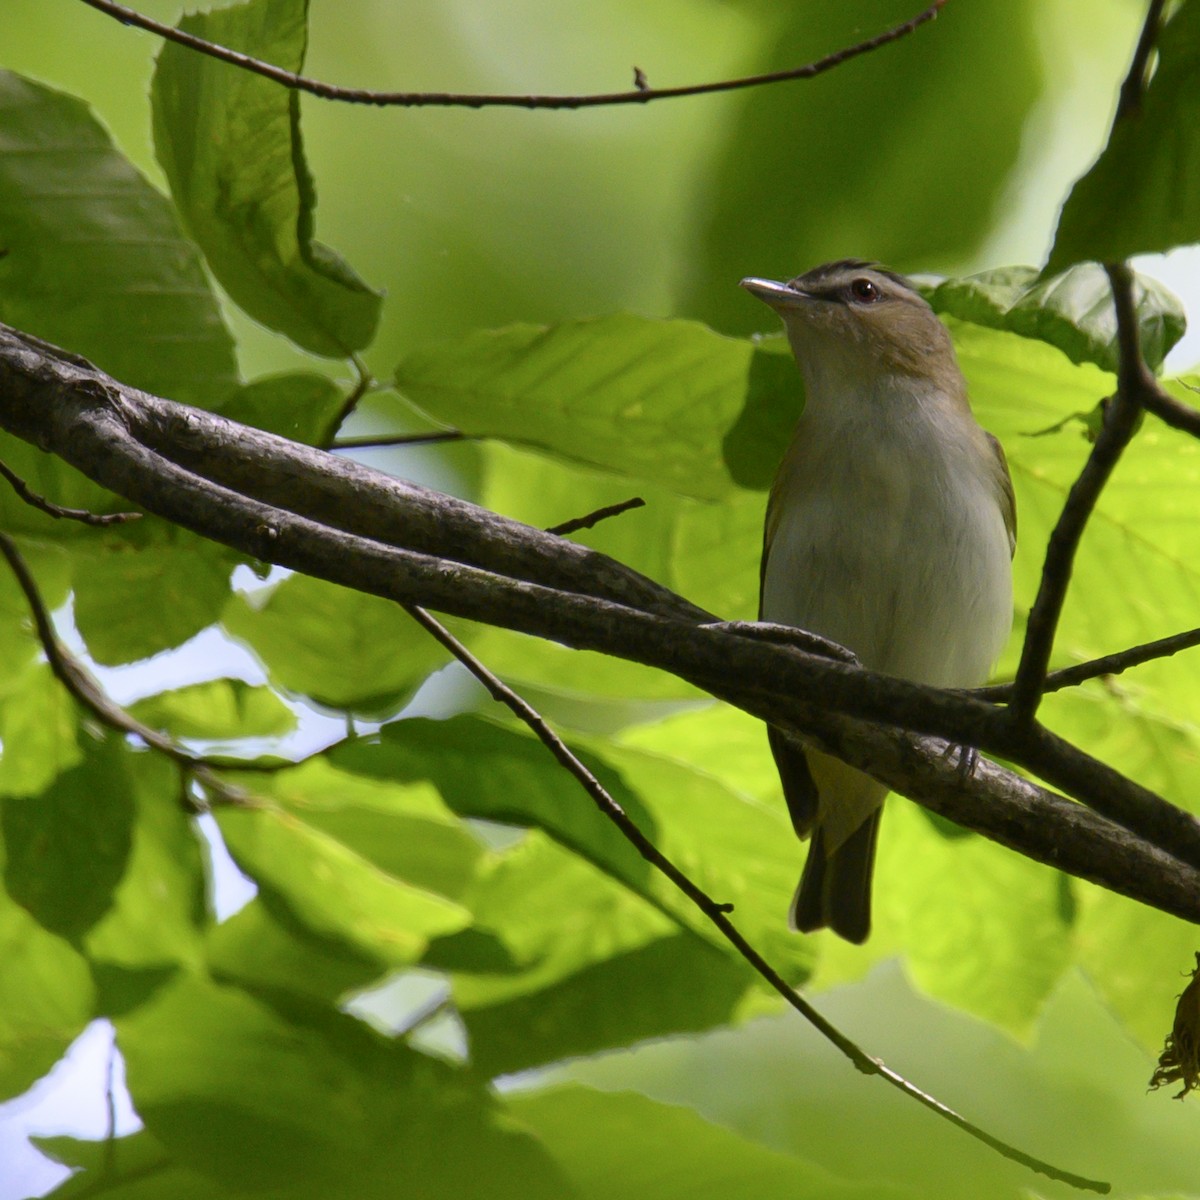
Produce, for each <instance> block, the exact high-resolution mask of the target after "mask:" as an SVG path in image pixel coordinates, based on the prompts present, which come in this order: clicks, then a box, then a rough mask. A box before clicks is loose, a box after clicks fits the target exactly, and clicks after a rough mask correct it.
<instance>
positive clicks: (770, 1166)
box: [508, 1084, 912, 1200]
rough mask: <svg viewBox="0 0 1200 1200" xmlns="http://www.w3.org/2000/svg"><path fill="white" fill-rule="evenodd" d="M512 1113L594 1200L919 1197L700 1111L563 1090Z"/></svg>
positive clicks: (518, 1099)
mask: <svg viewBox="0 0 1200 1200" xmlns="http://www.w3.org/2000/svg"><path fill="white" fill-rule="evenodd" d="M508 1105H509V1107H510V1108H511V1109H512V1111H513V1112H514V1113H515V1114H516V1115H517V1116H519V1117H520V1118H521V1120H523V1121H524V1122H525V1123H526V1124H528V1125H529V1126H530V1127H531V1128H532V1129H533V1130H534V1131H535V1132H536V1133H537V1135H538V1137H539V1138H540V1139H541V1140H542V1142H543V1143H544V1144H545V1145H546V1146H547V1147H548V1149H549V1150H550V1153H551V1154H552V1155H553V1156H554V1158H555V1160H556V1161H557V1162H559V1163H560V1164H562V1166H563V1168H564V1169H565V1171H566V1172H567V1175H568V1177H569V1178H570V1179H571V1182H572V1183H574V1184H575V1186H576V1187H577V1188H578V1189H579V1195H580V1196H581V1197H586V1198H587V1200H610V1198H611V1197H613V1196H629V1197H634V1196H638V1197H642V1196H647V1197H648V1196H653V1197H654V1198H655V1200H729V1198H730V1197H733V1196H739V1197H740V1196H788V1197H795V1198H796V1200H871V1198H874V1197H879V1200H899V1198H900V1197H905V1196H911V1195H912V1193H910V1192H908V1191H907V1190H904V1189H901V1188H898V1187H890V1186H888V1184H886V1183H879V1182H875V1181H872V1182H869V1183H863V1184H858V1185H857V1186H856V1185H854V1184H852V1183H850V1182H848V1181H846V1180H841V1179H838V1178H837V1177H836V1176H834V1175H832V1174H830V1173H829V1172H828V1171H825V1170H823V1169H822V1168H821V1167H818V1166H815V1165H814V1164H813V1163H811V1162H805V1161H804V1160H802V1159H799V1158H794V1157H792V1156H791V1155H788V1154H782V1153H780V1152H779V1151H778V1150H773V1149H768V1147H767V1146H764V1145H762V1144H761V1143H755V1142H752V1141H749V1140H747V1139H746V1138H744V1137H741V1136H739V1135H738V1134H737V1133H734V1132H733V1131H732V1130H730V1129H726V1128H722V1127H721V1126H720V1125H716V1124H714V1123H713V1122H711V1121H708V1120H705V1118H704V1117H702V1116H701V1115H700V1114H699V1113H697V1112H696V1111H695V1110H694V1109H692V1108H686V1107H683V1106H677V1105H672V1104H663V1103H661V1102H660V1101H656V1100H651V1099H649V1098H648V1097H646V1096H641V1095H638V1094H637V1093H636V1092H633V1091H622V1092H602V1091H597V1090H595V1089H593V1088H589V1087H583V1086H581V1085H579V1084H560V1085H558V1086H555V1087H551V1088H546V1089H542V1090H538V1091H532V1092H518V1093H517V1094H515V1095H513V1096H510V1097H509V1099H508Z"/></svg>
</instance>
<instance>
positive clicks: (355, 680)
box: [222, 575, 446, 712]
mask: <svg viewBox="0 0 1200 1200" xmlns="http://www.w3.org/2000/svg"><path fill="white" fill-rule="evenodd" d="M222 624H223V625H224V627H225V629H226V631H227V632H228V633H229V634H230V635H232V636H233V637H235V638H237V639H238V641H241V642H245V643H246V644H247V645H248V646H249V647H250V648H251V649H252V650H253V651H254V653H255V654H257V655H258V657H259V658H260V659H261V660H262V662H263V664H264V666H265V667H266V668H267V671H268V672H269V673H270V676H271V681H272V683H274V684H275V685H276V686H278V687H280V688H284V689H285V690H287V691H292V692H300V693H302V694H303V695H306V696H311V697H312V698H313V699H314V700H316V701H318V702H319V703H323V704H328V705H329V706H331V707H333V708H352V709H354V710H356V711H359V712H364V711H366V712H394V711H395V710H396V709H397V708H398V707H399V706H400V703H401V702H402V701H403V699H404V698H405V697H406V696H407V695H408V694H409V693H410V692H411V691H412V689H413V688H415V687H416V686H417V684H419V683H420V682H421V681H422V680H423V679H424V678H425V677H426V676H427V675H428V674H429V673H430V672H431V671H433V670H434V669H435V668H437V667H439V666H440V665H441V664H442V663H443V662H444V661H445V657H446V655H445V652H444V651H443V650H442V649H441V647H440V646H438V644H437V643H436V642H435V641H434V640H433V639H432V638H431V637H430V636H429V634H427V633H426V632H425V631H424V630H423V629H422V628H421V627H420V626H419V625H418V624H417V623H416V622H415V621H414V620H413V619H412V618H411V617H409V616H408V615H407V614H406V613H405V612H404V610H403V609H402V608H401V607H400V606H399V605H398V604H394V603H393V602H392V601H390V600H383V599H380V598H379V597H378V596H368V595H366V594H365V593H363V592H354V591H351V590H350V589H348V588H343V587H339V586H338V585H337V584H334V583H325V582H324V581H323V580H320V579H313V578H311V577H310V576H307V575H291V576H289V577H288V578H287V579H285V580H284V581H283V582H282V583H280V584H277V585H276V586H275V587H272V588H269V589H266V590H264V591H260V592H255V593H253V594H252V595H250V596H241V595H238V596H234V597H233V599H232V600H231V601H230V603H229V605H228V606H227V607H226V609H225V612H224V615H223V616H222Z"/></svg>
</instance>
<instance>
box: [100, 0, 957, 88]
mask: <svg viewBox="0 0 1200 1200" xmlns="http://www.w3.org/2000/svg"><path fill="white" fill-rule="evenodd" d="M83 3H84V4H86V5H88V6H89V7H91V8H94V9H96V10H97V11H99V12H102V13H106V14H107V15H108V16H110V17H115V18H116V19H117V20H118V21H120V22H121V23H122V24H123V25H136V26H137V27H138V28H139V29H144V30H146V31H147V32H148V33H153V34H156V35H157V36H158V37H161V38H165V39H166V40H167V41H171V42H175V43H177V44H178V45H180V46H187V47H188V48H189V49H191V50H195V51H198V52H199V53H200V54H207V55H209V56H210V57H211V58H216V59H220V61H221V62H226V63H229V64H230V65H231V66H235V67H240V68H241V69H242V70H244V71H251V72H253V73H254V74H255V75H261V76H263V78H265V79H270V80H273V81H274V82H275V83H278V84H282V85H283V86H284V87H286V88H294V89H295V90H297V91H302V92H308V93H309V94H310V95H313V96H319V97H320V98H321V99H322V100H341V101H345V102H346V103H348V104H375V105H380V106H384V105H395V106H399V107H402V108H426V107H437V108H531V109H532V108H541V109H576V108H598V107H600V106H602V105H614V104H648V103H649V102H650V101H652V100H667V99H672V98H675V97H679V96H703V95H711V94H712V93H715V92H732V91H737V90H740V89H742V88H750V87H760V86H762V85H764V84H770V83H783V82H785V81H787V80H790V79H812V78H813V77H814V76H816V75H823V74H824V73H825V72H826V71H831V70H833V68H834V67H840V66H841V65H842V64H843V63H845V62H849V61H850V60H851V59H852V58H858V57H859V56H860V55H863V54H869V53H870V52H871V51H872V50H878V49H879V48H880V47H881V46H886V45H888V44H889V43H890V42H896V41H899V40H900V39H901V38H903V37H907V36H908V35H909V34H910V33H912V32H913V31H914V30H916V29H918V28H920V26H922V25H924V24H925V23H926V22H927V21H932V20H933V19H934V18H935V17H936V16H937V15H938V13H939V12H940V11H941V10H942V8H943V7H945V5H946V3H947V0H934V3H932V4H931V5H929V7H928V8H926V9H924V10H923V11H921V12H919V13H918V14H917V15H916V16H915V17H912V18H910V19H909V20H907V21H904V22H902V23H901V24H899V25H896V26H894V27H893V28H891V29H888V30H886V31H885V32H883V33H880V34H877V35H876V36H875V37H872V38H868V39H867V40H866V41H863V42H858V43H857V44H856V45H853V46H847V47H845V48H844V49H842V50H838V51H836V52H835V53H833V54H827V55H826V56H825V57H824V58H820V59H817V61H816V62H811V63H807V64H805V65H804V66H802V67H792V68H790V69H789V70H786V71H771V72H768V73H767V74H763V75H747V76H743V77H741V78H738V79H723V80H719V81H716V82H711V83H693V84H687V85H685V86H682V87H670V88H650V87H647V88H642V87H636V86H635V87H634V89H633V90H632V91H624V92H601V93H592V94H586V95H576V96H570V95H568V96H547V95H526V96H519V95H508V94H503V93H502V94H488V93H474V92H372V91H366V90H363V89H360V88H345V87H338V86H336V85H335V84H331V83H323V82H321V81H320V80H319V79H309V78H307V77H305V76H303V75H297V74H296V73H295V72H293V71H285V70H284V69H283V68H282V67H277V66H274V65H273V64H272V63H268V62H263V61H262V60H261V59H258V58H253V57H252V56H251V55H249V54H243V53H241V52H240V51H238V50H231V49H230V48H229V47H228V46H219V45H217V44H216V43H214V42H208V41H205V40H204V39H203V38H199V37H196V36H195V35H194V34H190V33H185V32H184V31H183V30H181V29H176V28H174V27H173V26H170V25H164V24H162V23H161V22H159V21H155V20H152V19H151V18H150V17H147V16H144V15H143V14H142V13H139V12H137V11H135V10H134V9H132V8H126V7H125V6H124V5H123V4H116V3H114V0H83Z"/></svg>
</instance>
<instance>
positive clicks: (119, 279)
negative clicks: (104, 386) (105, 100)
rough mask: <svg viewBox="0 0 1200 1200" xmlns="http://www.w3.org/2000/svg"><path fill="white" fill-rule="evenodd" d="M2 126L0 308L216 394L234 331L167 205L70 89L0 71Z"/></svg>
mask: <svg viewBox="0 0 1200 1200" xmlns="http://www.w3.org/2000/svg"><path fill="white" fill-rule="evenodd" d="M0 128H2V129H3V130H4V137H3V139H2V140H0V248H3V250H4V256H3V258H0V320H3V321H5V322H7V323H8V324H9V325H14V326H16V327H17V328H18V329H24V330H27V331H28V332H30V333H35V334H37V335H38V336H39V337H43V338H46V339H47V340H48V341H51V342H56V343H57V344H58V345H60V346H63V347H65V348H66V349H68V350H71V351H74V352H75V353H77V354H82V355H86V356H87V357H88V358H90V359H92V360H93V361H95V362H96V363H97V364H98V365H99V366H101V367H103V369H104V370H106V371H107V372H108V373H109V374H110V375H113V376H114V377H115V378H117V379H120V380H121V381H122V382H123V383H128V384H131V385H132V386H134V387H140V388H143V389H145V390H146V391H148V392H154V393H156V394H157V395H160V396H168V397H170V398H171V399H173V400H182V401H186V402H187V403H189V404H198V405H200V406H201V407H205V408H209V407H212V406H214V405H215V404H216V403H217V402H219V401H220V400H221V399H222V398H223V397H224V396H225V395H226V393H227V392H229V391H230V390H231V389H232V388H233V387H234V386H235V385H236V383H237V376H236V369H235V365H234V358H233V339H232V338H231V337H230V335H229V332H228V331H227V330H226V328H225V326H224V324H223V322H222V320H221V315H220V310H219V308H218V306H217V301H216V298H215V297H214V295H213V293H212V289H211V288H210V287H209V284H208V280H207V279H206V277H205V275H204V271H203V268H202V267H201V265H200V258H199V255H198V254H197V253H196V249H195V247H194V246H193V245H192V243H191V242H189V241H187V239H186V238H184V237H183V235H182V234H181V233H180V232H179V228H178V226H177V225H176V222H175V217H174V214H173V213H172V211H171V206H170V204H169V203H168V202H167V201H166V200H165V199H164V198H163V196H162V195H160V194H159V192H157V191H156V190H155V189H154V188H152V187H151V186H150V184H148V183H147V182H146V180H145V179H143V178H142V176H141V175H140V174H139V173H138V172H137V170H135V168H134V167H133V166H132V165H131V164H130V163H129V162H128V161H127V160H126V159H125V157H124V156H123V155H122V154H121V153H120V152H119V151H118V150H117V149H116V148H115V147H114V146H113V144H112V141H111V139H110V137H109V135H108V133H107V131H106V130H105V129H104V128H103V126H102V125H101V124H100V122H99V121H98V120H97V119H96V118H95V117H94V116H93V115H92V113H91V111H90V110H89V108H88V106H87V105H86V104H84V103H83V102H82V101H80V100H76V99H75V98H74V97H72V96H67V95H64V94H63V93H61V92H57V91H54V90H53V89H51V88H48V87H44V86H42V85H41V84H37V83H32V82H30V81H29V80H27V79H22V78H21V77H20V76H18V75H14V74H12V73H11V72H8V71H0ZM4 457H5V460H6V461H9V456H8V453H7V451H6V453H5V456H4ZM10 465H12V466H14V468H15V467H16V464H15V463H11V464H10ZM30 482H31V484H33V486H35V487H36V486H37V485H36V483H34V482H33V481H32V480H31V481H30ZM96 490H98V489H96Z"/></svg>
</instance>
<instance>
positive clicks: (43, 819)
mask: <svg viewBox="0 0 1200 1200" xmlns="http://www.w3.org/2000/svg"><path fill="white" fill-rule="evenodd" d="M83 742H84V744H83V747H82V749H83V757H82V761H81V762H80V764H79V765H78V766H74V767H72V768H71V769H70V770H68V771H65V772H64V773H63V774H61V775H59V776H58V778H57V779H55V780H54V782H53V783H52V784H51V785H50V787H49V788H48V789H47V790H46V791H45V792H43V793H42V794H41V795H38V796H15V795H9V796H5V797H4V798H3V801H2V803H3V810H2V812H0V827H2V828H3V835H4V846H5V856H6V861H5V864H4V886H5V888H6V889H7V891H8V894H9V895H10V896H11V897H12V898H13V899H14V900H15V901H16V902H17V903H18V904H20V905H21V906H22V907H23V908H25V909H27V910H28V911H29V912H30V913H32V914H33V916H34V917H36V918H37V920H38V921H39V922H40V923H41V924H42V925H43V926H44V927H45V928H46V929H48V930H49V931H50V932H51V933H57V934H59V935H60V936H61V937H65V938H68V939H72V940H73V939H77V938H79V937H81V936H82V935H83V934H84V933H86V932H87V931H88V930H89V929H91V928H92V926H93V925H95V924H96V923H97V922H98V921H99V920H100V918H101V917H103V916H104V914H105V913H106V912H108V911H109V909H110V908H111V907H112V905H113V897H114V891H115V889H116V887H117V884H118V882H119V881H120V879H121V877H122V875H124V873H125V869H126V866H127V865H128V863H129V858H130V852H131V847H132V842H133V823H134V811H133V803H132V800H131V798H130V792H131V791H132V786H131V783H132V781H131V779H130V774H129V764H128V761H127V756H128V754H129V751H128V749H127V748H126V746H125V743H124V741H123V740H122V739H121V738H119V737H117V736H116V735H114V734H110V735H108V736H107V737H106V738H105V740H104V741H102V742H99V743H97V742H94V741H92V740H91V739H90V738H87V737H84V738H83Z"/></svg>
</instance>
